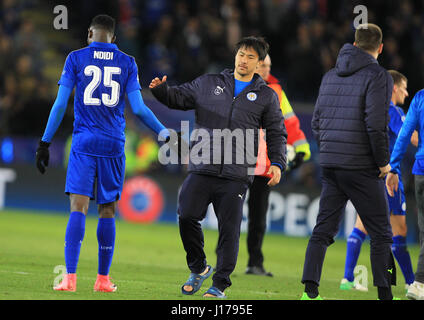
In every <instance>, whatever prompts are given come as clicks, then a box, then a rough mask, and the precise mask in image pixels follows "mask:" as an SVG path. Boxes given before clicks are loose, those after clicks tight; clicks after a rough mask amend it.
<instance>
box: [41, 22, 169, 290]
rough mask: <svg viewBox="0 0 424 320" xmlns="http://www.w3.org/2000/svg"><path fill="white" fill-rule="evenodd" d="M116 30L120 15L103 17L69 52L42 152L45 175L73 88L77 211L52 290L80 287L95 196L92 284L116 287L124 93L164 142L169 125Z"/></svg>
mask: <svg viewBox="0 0 424 320" xmlns="http://www.w3.org/2000/svg"><path fill="white" fill-rule="evenodd" d="M114 34H115V20H114V19H113V18H112V17H110V16H107V15H98V16H96V17H94V18H93V20H92V22H91V24H90V27H89V29H88V39H87V42H88V46H87V47H85V48H82V49H79V50H76V51H73V52H71V53H70V54H69V55H68V57H67V59H66V62H65V66H64V68H63V73H62V76H61V78H60V80H59V82H58V84H59V89H58V94H57V98H56V100H55V103H54V104H53V107H52V110H51V112H50V116H49V119H48V122H47V126H46V129H45V132H44V135H43V137H42V138H41V140H40V142H39V146H38V149H37V153H36V162H37V167H38V169H39V171H40V172H41V173H44V172H45V169H46V167H47V166H48V162H49V149H48V148H49V145H50V143H51V141H52V138H53V136H54V134H55V132H56V130H57V129H58V127H59V125H60V123H61V121H62V119H63V116H64V113H65V111H66V107H67V104H68V100H69V98H70V96H71V93H72V91H73V88H74V87H75V88H76V89H75V97H74V117H75V119H74V129H73V135H72V147H71V152H70V156H69V163H68V169H67V175H66V187H65V192H66V193H67V194H69V198H70V210H71V214H70V217H69V220H68V224H67V228H66V234H65V263H66V270H67V273H66V274H65V276H64V279H63V281H62V282H61V283H60V284H59V285H57V286H55V287H54V290H59V291H75V290H76V270H77V264H78V259H79V253H80V248H81V243H82V241H83V238H84V233H85V218H86V214H87V210H88V206H89V201H90V199H96V203H97V205H98V212H99V216H100V218H99V221H98V227H97V239H98V245H99V247H98V248H99V251H98V274H97V280H96V282H95V285H94V290H95V291H101V292H114V291H116V288H117V287H116V285H115V284H113V283H112V282H111V281H110V278H109V269H110V266H111V263H112V257H113V252H114V245H115V218H114V216H115V209H116V202H117V200H119V199H120V195H121V191H122V186H123V182H124V175H125V154H124V145H125V133H124V130H125V117H124V109H125V94H126V95H127V97H128V100H129V103H130V105H131V108H132V110H133V112H134V114H135V115H136V116H137V117H138V118H139V119H140V120H141V121H142V122H143V123H144V124H145V125H146V126H147V127H149V128H150V129H151V130H152V131H154V132H155V133H157V134H158V135H161V136H162V140H165V139H168V138H169V131H168V130H167V129H165V127H164V126H163V125H162V124H161V123H160V122H159V121H158V119H157V118H156V117H155V115H154V114H153V113H152V111H151V110H150V109H149V108H148V107H147V106H146V105H145V104H144V101H143V98H142V95H141V91H140V90H141V86H140V84H139V80H138V69H137V64H136V62H135V59H134V58H133V57H131V56H129V55H127V54H125V53H124V52H122V51H120V50H119V49H118V47H117V46H116V44H114V41H115V35H114Z"/></svg>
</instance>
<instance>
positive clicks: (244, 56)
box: [150, 37, 287, 298]
mask: <svg viewBox="0 0 424 320" xmlns="http://www.w3.org/2000/svg"><path fill="white" fill-rule="evenodd" d="M267 52H268V44H267V43H266V42H265V41H264V40H263V39H262V38H256V37H247V38H243V39H242V40H241V41H240V42H239V43H238V44H237V46H236V56H235V70H234V71H232V70H224V71H223V72H221V73H220V74H206V75H203V76H200V77H198V78H196V79H194V80H193V81H192V82H190V83H184V84H182V85H179V86H173V87H169V86H168V85H167V83H166V76H164V77H163V78H162V80H160V79H159V78H155V79H153V80H152V82H151V84H150V88H151V90H152V93H153V95H154V96H155V97H156V98H157V99H158V100H159V101H160V102H162V103H163V104H164V105H166V106H168V107H169V108H173V109H179V110H192V109H194V110H195V112H196V120H195V121H196V123H195V130H196V132H197V133H199V136H201V137H200V138H196V137H194V139H193V137H191V140H194V141H192V143H191V150H199V149H202V150H204V151H205V152H204V153H205V154H203V151H202V156H201V158H202V160H203V161H194V160H195V159H192V154H190V161H189V167H188V172H189V175H188V176H187V178H186V179H185V181H184V183H183V185H182V187H181V191H180V194H179V197H178V215H179V227H180V235H181V240H182V242H183V245H184V249H185V251H186V253H187V256H186V259H187V264H188V267H189V269H190V271H191V274H190V277H189V279H188V280H187V282H186V283H184V285H183V286H182V288H181V291H182V293H183V294H187V295H191V294H194V293H195V292H197V291H198V290H199V289H200V286H201V285H202V283H203V281H204V280H205V279H206V278H207V277H209V275H210V274H211V273H212V267H211V266H210V265H208V264H207V262H206V256H205V253H204V250H203V243H204V239H203V233H202V229H201V225H200V221H201V220H203V219H204V217H205V215H206V211H207V208H208V205H209V204H210V203H212V204H213V206H214V210H215V213H216V216H217V219H218V230H219V239H218V246H217V250H216V253H217V263H216V272H215V274H214V276H213V284H212V287H211V288H209V290H208V291H207V292H206V293H205V295H204V296H206V297H218V298H223V297H225V294H224V293H223V291H224V290H225V289H226V288H227V287H229V286H230V285H231V281H230V274H231V273H232V272H233V270H234V268H235V266H236V262H237V254H238V249H239V236H240V224H241V220H242V209H243V202H244V199H245V196H246V191H247V189H248V186H249V185H250V184H251V183H252V181H253V178H254V168H255V166H256V155H257V150H258V132H259V129H260V128H263V129H264V131H265V136H266V143H267V146H268V157H269V159H270V161H271V167H270V171H269V173H270V174H271V175H272V178H271V179H270V181H269V182H268V184H269V185H270V186H274V185H276V184H277V183H278V182H279V180H280V177H281V171H284V169H285V167H286V156H285V153H286V141H287V133H286V129H285V126H284V118H283V114H282V112H281V109H280V106H279V102H278V97H277V95H276V93H275V92H274V91H273V90H272V89H271V88H269V87H268V86H267V84H266V83H265V81H264V80H262V78H261V77H260V76H259V75H258V74H256V73H255V70H256V67H257V65H258V64H259V62H260V61H263V60H264V59H265V57H266V54H267ZM219 129H220V130H219ZM249 130H250V132H252V131H253V132H254V135H253V137H252V138H253V141H250V142H251V143H249V142H248V141H247V140H249V138H248V131H249ZM223 131H226V132H227V133H230V135H231V133H235V134H236V133H237V132H238V133H241V134H242V135H243V137H244V136H245V138H246V139H244V138H243V139H241V140H243V141H245V140H246V145H244V142H243V141H242V144H240V139H237V138H236V139H233V138H232V137H231V136H230V139H229V140H226V139H225V138H224V143H223V144H224V146H222V144H221V141H220V138H219V137H220V136H221V133H222V132H223ZM218 132H219V133H220V134H219V135H218ZM217 137H218V138H217ZM250 140H252V139H250ZM216 142H218V144H216ZM249 144H250V145H249ZM249 147H250V148H249ZM205 148H206V150H205ZM249 149H250V150H253V152H250V153H253V159H250V160H254V161H249V159H248V158H249V154H250V153H249ZM228 150H229V157H230V158H231V159H228V158H226V157H225V155H227V156H228V152H227V151H228ZM207 153H209V156H207V155H206V154H207ZM217 155H218V156H217ZM240 155H242V156H243V157H240ZM206 158H207V159H206ZM212 158H213V159H212ZM196 160H199V159H196ZM217 160H218V161H217Z"/></svg>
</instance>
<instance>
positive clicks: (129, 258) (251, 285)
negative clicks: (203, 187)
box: [0, 210, 419, 301]
mask: <svg viewBox="0 0 424 320" xmlns="http://www.w3.org/2000/svg"><path fill="white" fill-rule="evenodd" d="M67 220H68V216H67V215H65V214H46V213H43V212H36V211H34V212H29V211H17V210H5V211H0V243H1V248H0V300H9V299H14V300H16V299H17V300H38V299H43V300H59V299H67V300H68V299H78V300H100V299H110V300H126V299H129V300H181V301H183V300H192V299H203V298H202V294H203V292H204V291H206V290H207V288H208V287H209V286H210V285H211V284H212V280H211V278H209V279H207V280H206V281H205V282H204V284H203V286H202V288H201V290H200V291H199V292H197V293H196V294H195V295H193V296H184V295H182V294H181V290H180V288H181V285H182V284H183V283H184V282H185V281H186V279H187V277H188V274H189V271H188V269H187V266H186V262H185V252H184V249H183V247H182V244H181V240H180V236H179V232H178V228H177V226H176V225H171V224H152V225H140V224H130V223H127V222H125V221H123V220H120V219H117V225H116V228H117V238H116V245H115V255H114V258H113V263H112V267H111V273H110V274H111V277H112V279H113V281H114V282H115V283H116V284H117V286H118V290H117V292H115V293H95V292H93V286H94V281H95V278H96V274H97V239H96V227H97V219H96V218H95V217H91V216H88V218H87V222H86V232H85V238H84V242H83V245H82V248H81V254H80V260H79V265H78V270H77V274H78V282H77V292H75V293H69V292H55V291H54V290H53V289H52V286H53V283H54V280H55V278H56V277H58V276H59V275H60V273H55V272H54V270H55V267H56V266H58V265H64V257H63V254H64V252H63V251H64V249H63V247H64V236H65V229H66V224H67ZM217 238H218V234H217V232H216V231H212V230H205V251H206V255H207V257H208V263H210V264H212V265H214V264H215V261H216V256H215V253H214V250H215V245H216V243H217ZM307 242H308V239H307V238H295V237H287V236H283V235H280V234H272V233H269V234H267V235H266V237H265V241H264V245H263V250H264V254H265V267H266V268H267V270H269V271H271V272H272V273H273V274H274V277H272V278H271V277H258V276H252V275H245V274H244V271H245V267H246V263H247V249H246V234H242V236H241V239H240V251H239V257H238V263H237V267H236V269H235V271H234V273H233V274H232V277H231V279H232V282H233V285H232V286H231V287H230V288H228V289H227V290H226V291H225V292H226V294H227V296H228V299H237V300H266V299H273V300H298V299H299V298H300V296H301V294H302V291H303V285H302V284H301V283H300V279H301V275H302V269H303V260H304V255H305V249H306V246H307ZM345 250H346V241H345V240H342V239H338V240H337V241H336V243H334V244H333V245H332V246H330V247H329V248H328V250H327V255H326V259H325V262H324V270H323V275H322V279H321V286H320V294H321V296H322V297H323V298H324V299H328V300H334V299H346V300H368V299H370V300H375V299H376V298H377V290H376V288H374V287H373V286H372V274H371V267H370V259H369V243H368V242H366V243H365V244H364V245H363V247H362V252H361V255H360V257H359V261H358V264H361V265H365V266H366V267H367V269H368V284H369V292H368V293H362V292H355V291H341V290H340V289H339V288H338V287H339V283H340V280H341V278H342V277H343V273H344V272H343V270H344V259H345ZM409 251H410V254H411V258H412V263H413V266H414V268H415V266H416V263H417V258H418V252H419V248H418V246H417V245H410V246H409ZM397 269H398V274H397V276H398V285H397V286H395V287H393V293H394V295H395V296H397V297H400V298H402V299H406V298H405V284H404V278H403V275H402V273H401V272H400V269H399V268H397Z"/></svg>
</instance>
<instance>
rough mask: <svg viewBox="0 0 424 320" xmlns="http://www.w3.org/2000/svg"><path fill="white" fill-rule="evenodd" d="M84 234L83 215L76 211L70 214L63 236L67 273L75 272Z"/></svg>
mask: <svg viewBox="0 0 424 320" xmlns="http://www.w3.org/2000/svg"><path fill="white" fill-rule="evenodd" d="M84 232H85V214H84V213H82V212H78V211H74V212H71V215H70V216H69V220H68V225H67V227H66V234H65V264H66V272H67V273H76V272H77V265H78V259H79V254H80V250H81V243H82V240H83V239H84Z"/></svg>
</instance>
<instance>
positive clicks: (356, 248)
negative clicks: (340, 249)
mask: <svg viewBox="0 0 424 320" xmlns="http://www.w3.org/2000/svg"><path fill="white" fill-rule="evenodd" d="M365 237H366V234H365V233H363V232H362V231H361V230H359V229H357V228H354V229H353V230H352V233H351V234H350V236H349V238H348V239H347V250H346V263H345V274H344V278H346V279H347V280H348V281H353V280H354V279H355V275H354V274H353V270H354V269H355V266H356V263H357V262H358V258H359V253H360V252H361V246H362V242H364V240H365Z"/></svg>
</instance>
